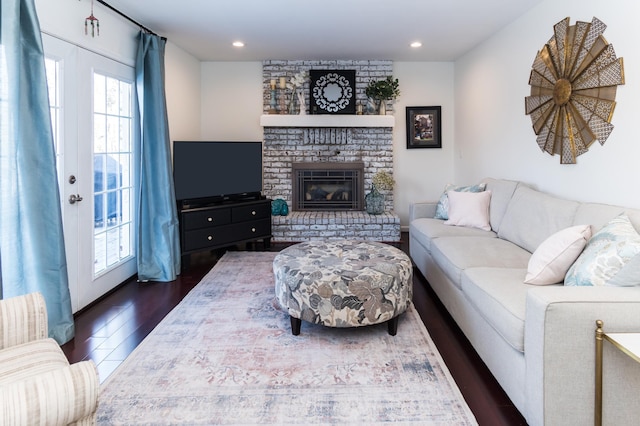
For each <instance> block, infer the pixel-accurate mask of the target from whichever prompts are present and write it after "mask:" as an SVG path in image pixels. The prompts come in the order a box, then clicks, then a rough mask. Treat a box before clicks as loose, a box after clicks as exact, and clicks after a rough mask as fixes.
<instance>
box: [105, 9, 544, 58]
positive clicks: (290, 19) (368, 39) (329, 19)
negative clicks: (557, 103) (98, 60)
mask: <svg viewBox="0 0 640 426" xmlns="http://www.w3.org/2000/svg"><path fill="white" fill-rule="evenodd" d="M541 1H542V0H482V1H480V0H386V1H381V0H317V1H311V0H239V1H229V0H135V1H131V0H106V2H107V3H108V4H110V5H111V6H113V7H114V8H116V9H118V10H120V11H121V12H123V13H124V14H126V15H128V16H130V17H131V18H132V19H134V20H136V21H138V22H139V23H140V24H142V25H144V26H146V27H147V28H149V29H151V30H152V31H154V32H156V33H157V34H159V35H161V36H164V37H167V38H168V39H169V41H170V42H172V43H174V44H176V45H177V46H179V47H181V48H182V49H184V50H186V51H187V52H190V53H191V54H193V55H194V56H195V57H196V58H198V59H200V60H201V61H261V60H265V59H288V60H292V59H301V60H302V59H308V60H309V59H310V60H313V59H315V60H333V59H354V60H363V59H387V60H395V61H452V60H455V59H456V58H458V57H459V56H460V55H462V54H464V53H466V52H467V51H469V50H470V49H471V48H473V47H474V46H476V45H477V44H478V43H480V42H481V41H482V40H485V39H486V38H488V37H490V36H491V35H492V34H494V33H495V32H496V31H498V30H500V29H501V28H503V27H504V26H506V25H508V24H509V23H510V22H511V21H513V20H514V19H516V18H517V17H519V16H520V15H522V14H524V13H525V12H526V11H528V10H529V9H531V8H532V7H533V6H535V5H536V4H538V3H540V2H541ZM104 13H107V12H106V11H105V12H104ZM109 13H112V12H109ZM236 40H241V41H243V42H244V43H245V44H246V45H245V47H244V48H240V49H238V48H235V47H233V46H232V45H231V43H232V42H234V41H236ZM413 41H420V42H422V47H421V48H418V49H414V48H411V47H409V44H410V43H411V42H413Z"/></svg>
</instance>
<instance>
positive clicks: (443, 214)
mask: <svg viewBox="0 0 640 426" xmlns="http://www.w3.org/2000/svg"><path fill="white" fill-rule="evenodd" d="M486 187H487V184H486V183H479V184H477V185H469V186H456V185H453V184H451V183H449V184H447V186H445V187H444V192H443V193H442V195H441V196H440V200H438V205H437V206H436V215H435V216H433V218H434V219H442V220H447V219H449V197H448V196H447V191H456V192H483V191H484V189H485V188H486Z"/></svg>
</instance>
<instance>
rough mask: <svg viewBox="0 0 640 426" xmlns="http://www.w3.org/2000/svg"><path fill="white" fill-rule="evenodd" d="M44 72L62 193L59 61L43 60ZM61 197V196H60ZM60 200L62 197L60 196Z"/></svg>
mask: <svg viewBox="0 0 640 426" xmlns="http://www.w3.org/2000/svg"><path fill="white" fill-rule="evenodd" d="M44 65H45V71H46V75H47V90H48V91H49V113H50V114H51V128H52V130H53V143H54V146H55V151H56V170H57V171H58V182H59V183H60V184H59V185H58V186H59V188H60V191H62V188H63V185H62V183H61V182H62V173H63V170H62V158H63V150H62V145H61V143H60V131H61V128H60V123H61V118H62V102H61V99H60V93H61V87H60V81H61V80H60V77H61V75H60V61H56V60H55V59H52V58H46V57H45V59H44ZM60 195H62V194H60ZM60 199H61V200H62V199H63V197H62V196H61V197H60Z"/></svg>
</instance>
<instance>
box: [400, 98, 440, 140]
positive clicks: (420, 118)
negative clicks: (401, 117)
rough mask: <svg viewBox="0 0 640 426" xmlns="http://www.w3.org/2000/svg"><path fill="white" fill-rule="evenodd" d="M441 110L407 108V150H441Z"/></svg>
mask: <svg viewBox="0 0 640 426" xmlns="http://www.w3.org/2000/svg"><path fill="white" fill-rule="evenodd" d="M441 113H442V108H441V107H440V106H424V107H407V149H412V148H442V118H441Z"/></svg>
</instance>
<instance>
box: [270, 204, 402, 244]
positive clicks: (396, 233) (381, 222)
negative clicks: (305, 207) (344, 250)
mask: <svg viewBox="0 0 640 426" xmlns="http://www.w3.org/2000/svg"><path fill="white" fill-rule="evenodd" d="M271 233H272V235H273V239H274V241H286V242H290V241H308V240H322V239H339V238H348V239H358V240H369V241H387V242H396V241H400V218H399V217H398V215H396V214H394V213H390V212H386V213H383V214H381V215H370V214H368V213H366V212H353V211H352V212H291V213H289V215H288V216H273V218H272V225H271Z"/></svg>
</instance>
